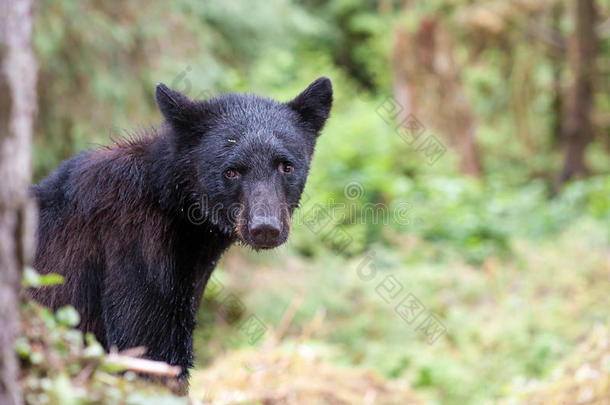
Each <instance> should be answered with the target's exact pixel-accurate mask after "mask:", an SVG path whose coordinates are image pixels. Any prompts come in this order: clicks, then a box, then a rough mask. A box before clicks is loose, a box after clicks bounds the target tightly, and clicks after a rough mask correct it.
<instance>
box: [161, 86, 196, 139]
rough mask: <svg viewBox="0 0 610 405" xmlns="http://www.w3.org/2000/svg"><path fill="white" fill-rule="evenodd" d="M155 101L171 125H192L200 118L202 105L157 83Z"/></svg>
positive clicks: (184, 126)
mask: <svg viewBox="0 0 610 405" xmlns="http://www.w3.org/2000/svg"><path fill="white" fill-rule="evenodd" d="M155 101H156V102H157V106H159V110H160V111H161V114H163V117H164V118H165V119H166V120H167V122H169V123H170V124H171V125H172V126H174V127H177V128H181V129H185V128H189V127H192V126H193V125H195V124H196V123H197V122H198V121H199V120H201V118H202V113H203V111H202V106H201V105H200V103H197V102H196V101H193V100H191V99H190V98H188V97H187V96H185V95H184V94H182V93H179V92H177V91H175V90H172V89H170V88H169V87H167V86H166V85H165V84H163V83H158V84H157V88H156V90H155Z"/></svg>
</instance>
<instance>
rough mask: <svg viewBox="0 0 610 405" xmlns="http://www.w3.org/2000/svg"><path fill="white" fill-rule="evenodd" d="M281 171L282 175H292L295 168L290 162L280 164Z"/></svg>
mask: <svg viewBox="0 0 610 405" xmlns="http://www.w3.org/2000/svg"><path fill="white" fill-rule="evenodd" d="M279 169H280V173H282V174H292V172H294V166H293V165H292V163H290V162H282V163H280V166H279Z"/></svg>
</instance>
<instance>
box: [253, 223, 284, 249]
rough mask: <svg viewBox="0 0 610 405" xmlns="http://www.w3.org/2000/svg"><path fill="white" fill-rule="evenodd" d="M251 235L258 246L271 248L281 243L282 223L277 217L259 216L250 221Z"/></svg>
mask: <svg viewBox="0 0 610 405" xmlns="http://www.w3.org/2000/svg"><path fill="white" fill-rule="evenodd" d="M249 231H250V236H251V237H252V242H254V245H255V246H256V247H259V248H262V249H271V248H274V247H276V246H278V245H279V244H280V243H281V240H280V234H281V231H282V229H281V224H280V221H279V220H278V219H277V218H276V217H270V216H264V217H263V216H258V217H254V218H252V222H251V223H250V229H249Z"/></svg>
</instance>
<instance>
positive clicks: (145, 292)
mask: <svg viewBox="0 0 610 405" xmlns="http://www.w3.org/2000/svg"><path fill="white" fill-rule="evenodd" d="M122 271H125V269H122ZM116 281H117V280H115V282H114V283H112V284H109V285H108V284H107V286H106V289H105V291H104V295H103V298H102V308H103V319H104V326H105V330H106V343H107V344H106V346H107V347H106V350H109V349H111V348H112V347H116V348H117V349H118V350H119V351H121V350H126V349H130V348H133V347H142V346H143V347H145V348H146V355H145V357H146V358H149V359H151V360H158V361H164V362H166V363H168V364H170V365H175V366H180V367H181V368H182V374H181V376H180V378H181V379H186V378H188V370H189V368H191V367H192V363H193V343H192V335H193V329H194V327H195V311H194V308H193V304H194V301H195V300H194V297H193V292H192V291H190V290H189V288H188V287H187V288H180V287H181V286H178V285H176V286H173V287H172V288H169V289H167V290H166V291H164V290H161V289H160V288H159V286H158V285H156V284H151V283H146V282H140V283H136V282H125V280H122V281H123V282H118V283H117V282H116ZM190 289H191V290H192V286H191V288H190Z"/></svg>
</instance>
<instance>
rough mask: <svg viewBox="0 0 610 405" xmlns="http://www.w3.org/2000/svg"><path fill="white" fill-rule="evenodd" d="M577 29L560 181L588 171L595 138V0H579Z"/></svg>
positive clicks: (573, 47)
mask: <svg viewBox="0 0 610 405" xmlns="http://www.w3.org/2000/svg"><path fill="white" fill-rule="evenodd" d="M574 4H575V8H576V10H575V12H576V16H575V17H576V31H575V32H574V37H573V40H572V49H571V50H570V52H569V57H570V59H571V61H570V62H571V66H572V70H573V76H574V79H573V80H574V84H573V86H572V90H571V93H570V95H569V104H568V108H567V110H566V112H567V114H566V116H565V121H564V125H563V137H562V138H563V141H564V142H565V151H566V152H565V153H566V154H565V161H564V167H563V170H562V172H561V177H560V181H561V182H562V183H563V182H566V181H567V180H569V179H571V178H573V177H575V176H582V175H585V174H586V173H587V166H586V162H585V150H586V148H587V145H588V144H589V142H591V140H592V139H593V125H592V123H591V110H592V108H593V75H594V71H595V56H596V50H597V35H596V32H595V14H596V13H595V2H594V0H576V1H575V2H574Z"/></svg>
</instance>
